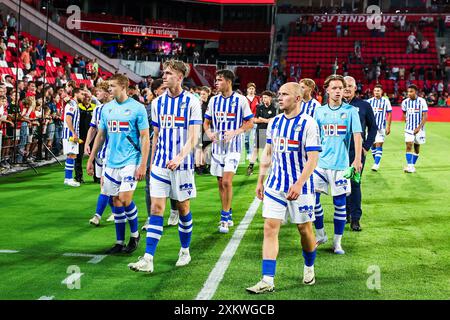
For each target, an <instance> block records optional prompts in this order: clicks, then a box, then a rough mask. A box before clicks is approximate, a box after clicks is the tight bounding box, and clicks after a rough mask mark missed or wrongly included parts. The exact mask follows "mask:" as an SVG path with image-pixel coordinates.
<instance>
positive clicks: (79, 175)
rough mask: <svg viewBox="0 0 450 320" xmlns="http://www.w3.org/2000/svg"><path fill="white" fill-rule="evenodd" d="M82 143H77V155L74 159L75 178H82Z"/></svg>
mask: <svg viewBox="0 0 450 320" xmlns="http://www.w3.org/2000/svg"><path fill="white" fill-rule="evenodd" d="M83 156H84V144H81V143H80V144H78V155H77V158H76V159H75V180H80V179H82V178H83Z"/></svg>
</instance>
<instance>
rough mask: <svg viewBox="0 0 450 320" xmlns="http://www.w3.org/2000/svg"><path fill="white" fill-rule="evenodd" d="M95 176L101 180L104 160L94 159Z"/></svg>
mask: <svg viewBox="0 0 450 320" xmlns="http://www.w3.org/2000/svg"><path fill="white" fill-rule="evenodd" d="M94 163H95V176H96V177H97V178H101V177H102V175H103V168H104V166H105V165H106V159H101V158H97V157H95V161H94Z"/></svg>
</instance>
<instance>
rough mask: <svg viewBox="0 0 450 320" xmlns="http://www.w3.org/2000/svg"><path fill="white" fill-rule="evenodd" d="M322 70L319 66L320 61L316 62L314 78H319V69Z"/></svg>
mask: <svg viewBox="0 0 450 320" xmlns="http://www.w3.org/2000/svg"><path fill="white" fill-rule="evenodd" d="M321 70H322V68H321V67H320V63H319V62H317V63H316V78H320V71H321Z"/></svg>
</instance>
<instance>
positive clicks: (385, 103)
mask: <svg viewBox="0 0 450 320" xmlns="http://www.w3.org/2000/svg"><path fill="white" fill-rule="evenodd" d="M382 95H383V87H382V86H381V85H380V84H377V85H375V87H374V89H373V98H370V99H369V100H367V102H368V103H370V105H371V107H372V110H373V114H374V116H375V121H376V123H377V127H378V131H377V135H376V137H375V143H374V144H373V146H372V149H371V150H372V155H373V159H374V164H373V166H372V170H373V171H378V169H379V168H380V161H381V157H382V156H383V143H384V139H385V138H386V136H388V135H389V134H390V133H391V122H392V106H391V103H390V101H389V99H387V98H385V97H383V96H382Z"/></svg>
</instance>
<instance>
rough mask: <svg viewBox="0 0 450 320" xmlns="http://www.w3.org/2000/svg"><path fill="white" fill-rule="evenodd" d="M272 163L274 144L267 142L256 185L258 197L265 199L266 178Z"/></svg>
mask: <svg viewBox="0 0 450 320" xmlns="http://www.w3.org/2000/svg"><path fill="white" fill-rule="evenodd" d="M271 164H272V144H270V143H266V146H265V147H264V150H263V152H262V154H261V160H260V165H259V176H258V183H257V185H256V190H255V192H256V197H258V199H260V200H263V198H264V180H265V179H266V175H267V171H268V170H269V168H270V165H271Z"/></svg>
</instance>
